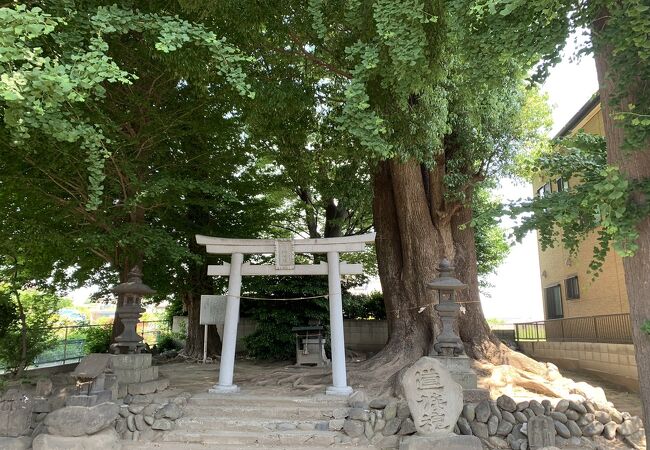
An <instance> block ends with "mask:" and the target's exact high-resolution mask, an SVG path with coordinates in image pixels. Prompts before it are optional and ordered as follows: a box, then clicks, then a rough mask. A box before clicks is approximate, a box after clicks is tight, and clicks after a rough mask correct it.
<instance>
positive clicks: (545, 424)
mask: <svg viewBox="0 0 650 450" xmlns="http://www.w3.org/2000/svg"><path fill="white" fill-rule="evenodd" d="M555 434H556V431H555V423H554V422H553V419H552V418H550V417H548V416H535V417H531V418H530V419H529V420H528V448H530V449H531V450H537V449H540V448H545V447H552V446H554V445H555Z"/></svg>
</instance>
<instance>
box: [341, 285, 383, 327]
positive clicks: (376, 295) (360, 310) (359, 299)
mask: <svg viewBox="0 0 650 450" xmlns="http://www.w3.org/2000/svg"><path fill="white" fill-rule="evenodd" d="M343 317H344V318H345V319H362V320H363V319H377V320H385V319H386V306H385V305H384V296H383V294H382V293H381V292H379V291H374V292H371V293H370V294H368V295H346V296H344V297H343Z"/></svg>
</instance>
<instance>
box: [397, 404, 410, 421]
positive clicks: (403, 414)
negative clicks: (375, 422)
mask: <svg viewBox="0 0 650 450" xmlns="http://www.w3.org/2000/svg"><path fill="white" fill-rule="evenodd" d="M410 415H411V410H410V409H409V405H408V404H407V403H400V404H399V405H397V417H399V418H400V419H406V418H407V417H409V416H410Z"/></svg>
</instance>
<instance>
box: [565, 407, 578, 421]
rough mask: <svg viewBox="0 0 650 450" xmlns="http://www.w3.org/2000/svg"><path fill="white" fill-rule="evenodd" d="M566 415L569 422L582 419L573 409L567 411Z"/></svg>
mask: <svg viewBox="0 0 650 450" xmlns="http://www.w3.org/2000/svg"><path fill="white" fill-rule="evenodd" d="M564 414H565V415H566V418H567V419H569V420H578V419H579V418H580V413H579V412H578V411H575V410H573V409H567V410H566V412H565V413H564Z"/></svg>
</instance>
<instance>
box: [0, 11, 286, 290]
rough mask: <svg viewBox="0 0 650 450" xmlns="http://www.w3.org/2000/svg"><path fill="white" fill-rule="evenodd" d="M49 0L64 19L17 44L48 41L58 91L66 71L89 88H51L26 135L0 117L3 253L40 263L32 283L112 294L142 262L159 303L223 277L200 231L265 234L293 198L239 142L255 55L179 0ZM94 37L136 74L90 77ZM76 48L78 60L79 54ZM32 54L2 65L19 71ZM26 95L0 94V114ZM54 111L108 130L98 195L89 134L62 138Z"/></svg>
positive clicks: (33, 87)
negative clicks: (210, 267)
mask: <svg viewBox="0 0 650 450" xmlns="http://www.w3.org/2000/svg"><path fill="white" fill-rule="evenodd" d="M100 3H101V2H100ZM71 4H72V5H74V7H73V8H71V9H70V11H68V10H66V8H67V7H68V6H70V5H71ZM40 6H41V8H42V9H43V11H45V12H38V13H34V14H35V15H36V16H38V17H45V16H46V15H47V14H49V15H50V16H51V17H55V18H64V19H65V20H63V23H58V22H57V24H56V26H55V27H54V30H53V31H52V32H51V33H49V34H48V35H39V36H40V37H38V38H34V39H32V40H27V41H25V42H22V41H21V42H22V43H19V45H22V46H23V47H25V48H28V49H32V50H34V49H35V48H37V47H38V48H41V50H42V52H43V58H47V57H50V59H51V61H52V62H51V63H52V64H58V66H57V67H58V69H56V70H57V74H58V75H57V77H59V78H56V79H55V80H54V81H53V82H52V83H51V84H52V86H51V90H52V91H53V93H51V94H49V93H48V94H47V95H51V96H54V97H56V96H57V95H60V94H61V93H62V92H66V90H65V89H64V88H63V87H61V86H60V85H61V84H63V81H62V80H63V79H66V80H67V79H72V80H73V81H74V82H75V83H78V84H80V85H82V86H81V87H78V86H77V85H75V86H77V87H74V88H73V91H74V92H77V93H80V96H81V97H80V98H75V99H74V101H73V100H69V99H63V100H61V99H59V97H56V98H55V100H56V101H55V100H52V101H50V100H48V102H49V103H47V105H48V107H47V108H45V112H43V114H41V116H38V117H37V118H36V119H34V120H38V123H37V124H35V125H34V126H33V127H31V128H28V130H27V134H28V135H21V136H22V140H20V139H18V137H20V136H18V135H17V134H16V133H17V132H18V131H17V130H16V127H14V126H13V125H11V124H10V123H9V124H8V123H4V122H3V123H0V140H2V142H7V143H10V142H13V141H16V142H15V145H14V144H12V145H2V146H0V172H1V173H2V174H3V176H2V180H0V255H12V256H13V255H17V256H18V257H19V258H21V260H22V261H24V263H25V264H27V265H29V270H30V272H31V274H32V275H33V276H31V277H30V281H31V282H37V283H39V284H41V285H49V287H51V286H52V285H55V286H57V288H69V287H72V286H76V285H78V284H82V283H88V284H94V285H99V286H100V287H101V288H102V290H103V292H106V290H107V288H108V287H110V286H113V285H114V284H116V282H119V275H122V276H124V275H125V273H126V272H127V271H128V268H129V267H130V266H131V265H132V264H133V262H134V261H137V262H139V263H140V264H141V265H142V266H143V270H144V272H145V281H146V282H148V283H149V284H150V285H152V286H154V287H155V288H156V289H157V291H158V292H159V295H158V296H157V297H156V300H157V301H158V300H163V299H165V298H167V297H168V296H169V295H170V294H174V295H178V296H182V295H183V293H184V292H187V291H188V290H189V291H192V290H195V289H196V290H199V291H200V290H202V289H203V287H201V285H200V283H203V284H204V285H207V288H212V286H211V283H212V280H211V279H208V280H207V281H205V279H206V278H207V277H206V276H205V273H204V272H205V269H204V267H203V264H204V263H205V260H206V256H205V254H204V252H201V251H200V249H199V248H197V246H196V244H195V241H194V235H195V234H197V233H201V234H213V235H215V234H216V235H222V236H232V237H250V236H256V235H259V234H260V230H261V228H262V225H264V226H265V227H266V228H268V227H270V224H272V223H275V220H276V217H277V216H279V215H280V214H279V213H276V212H275V210H276V208H275V205H276V203H278V202H282V201H283V199H282V198H278V196H277V194H276V191H274V190H272V188H270V187H269V186H270V185H271V184H272V183H271V182H269V179H270V178H271V177H270V175H268V174H266V173H264V172H263V171H262V170H261V169H262V168H263V164H261V163H259V162H258V160H257V159H256V157H255V155H254V154H253V153H252V152H250V148H248V147H247V145H246V143H244V142H243V141H242V140H243V138H242V136H243V128H242V124H241V119H240V117H239V116H238V114H237V113H235V109H236V108H237V105H238V103H239V102H243V101H252V100H253V99H252V98H251V96H249V95H242V93H244V91H245V93H249V92H250V89H248V84H247V83H246V82H245V81H244V78H243V72H242V67H244V66H245V65H246V64H248V59H247V58H244V57H242V56H241V55H240V54H239V53H238V52H237V51H236V50H235V49H234V48H233V47H232V46H230V45H229V44H228V43H226V42H225V41H223V39H221V38H220V37H217V35H215V32H214V31H211V30H208V29H207V28H206V27H205V26H203V25H199V24H197V23H196V20H195V19H196V17H194V18H191V17H188V16H187V15H183V14H182V12H181V11H179V10H178V7H177V5H175V4H174V3H173V2H170V3H168V4H166V5H165V7H164V8H162V7H161V5H157V4H153V3H138V4H137V7H138V9H137V10H135V9H134V7H135V6H136V5H135V3H129V2H126V3H125V2H122V3H120V7H115V6H105V7H104V6H102V7H99V6H97V3H93V2H90V3H88V2H78V3H77V2H75V3H71V2H69V1H67V0H65V1H64V0H60V1H59V0H54V1H47V2H44V3H42V4H41V5H40ZM5 9H7V8H5ZM11 11H13V9H12V10H11ZM4 13H7V11H5V10H3V14H4ZM7 14H9V13H7ZM12 17H14V16H12ZM28 19H29V18H27V19H24V20H28ZM7 20H9V19H7ZM12 20H13V19H12ZM17 20H18V19H17ZM20 20H23V19H20ZM29 20H31V19H29ZM33 20H36V19H33ZM100 31H101V32H100ZM12 32H13V28H12V25H11V23H9V24H6V27H3V26H2V25H1V24H0V34H2V33H6V35H7V36H9V35H10V33H12ZM3 36H4V34H3ZM7 39H9V40H11V39H12V38H10V36H9V37H7ZM93 39H100V40H102V42H104V43H105V45H104V44H102V46H101V49H100V50H97V51H99V52H100V53H102V54H103V55H104V56H97V58H99V59H100V60H101V61H103V64H104V63H105V64H112V65H115V67H118V68H119V69H120V70H123V71H124V72H126V73H128V74H129V78H128V83H127V82H121V81H119V80H116V81H114V82H113V81H111V80H110V79H105V78H103V79H102V80H103V81H102V80H99V79H97V80H95V79H94V78H93V80H91V82H89V83H90V84H88V83H86V84H88V85H86V84H83V83H82V81H81V80H78V79H77V78H75V76H77V75H78V76H81V75H79V73H78V71H79V70H82V69H84V70H86V69H87V71H91V72H92V71H95V70H97V67H96V66H95V65H93V63H92V61H90V60H89V57H86V54H87V53H89V52H91V50H90V49H89V45H90V44H89V42H91V41H92V40H93ZM50 41H52V42H50ZM46 44H47V45H46ZM17 45H18V44H17ZM156 46H157V47H158V49H157V47H156ZM181 46H182V47H181ZM171 50H174V51H171ZM178 50H180V51H178ZM3 55H4V53H3ZM74 55H81V56H79V57H80V58H81V60H80V61H76V60H75V61H72V62H71V59H72V58H73V57H75V56H74ZM54 56H56V58H55V57H54ZM75 58H76V57H75ZM84 58H85V59H84ZM21 61H22V60H21ZM23 63H24V64H28V62H26V60H25V61H23V62H20V61H17V60H16V61H14V62H12V63H7V65H6V66H2V68H1V69H0V70H2V71H5V70H6V71H7V73H9V70H10V69H11V70H13V71H14V72H16V73H19V71H20V70H23V69H24V68H23V69H20V67H23V66H20V67H18V65H19V64H23ZM24 64H23V65H24ZM73 68H74V70H73ZM24 70H26V69H24ZM52 70H54V69H52ZM37 72H38V71H36V69H34V73H33V74H32V75H33V83H32V84H27V85H25V86H23V87H21V88H20V89H22V90H25V91H26V90H29V91H30V92H31V93H32V94H33V95H32V97H33V98H41V97H43V96H45V95H46V94H45V93H44V91H43V92H41V91H39V90H38V89H39V88H43V89H44V87H43V85H42V84H39V80H40V79H39V78H38V76H39V74H41V73H42V72H38V73H37ZM100 72H101V71H100ZM30 73H31V72H30ZM100 75H101V76H104V75H105V74H103V73H99V74H97V77H100ZM40 81H42V80H40ZM86 81H87V80H86ZM1 83H2V82H1V81H0V84H1ZM3 86H4V85H3ZM48 86H49V85H48ZM82 88H83V89H82ZM7 89H9V87H7ZM84 89H86V90H84ZM21 92H23V91H21ZM82 94H83V95H82ZM61 95H62V94H61ZM39 96H40V97H39ZM30 98H31V97H30ZM48 98H49V97H48ZM34 102H36V100H34ZM30 105H32V104H31V103H30ZM28 106H29V105H28ZM28 106H25V103H24V101H22V100H4V99H0V116H2V117H3V118H4V117H6V115H7V114H8V112H9V111H10V110H12V108H13V109H16V110H17V109H19V108H22V107H24V108H28ZM29 108H31V106H29ZM27 112H29V111H25V114H27ZM21 114H22V113H21ZM30 114H31V113H30ZM18 115H20V114H18ZM50 116H56V117H57V118H59V119H61V120H67V121H68V122H66V124H65V126H73V125H78V124H83V123H90V124H92V125H93V126H96V128H97V129H98V130H100V131H101V133H103V136H104V137H105V138H106V139H104V140H103V141H102V142H103V143H104V145H105V147H106V148H107V150H108V153H107V154H108V155H109V156H108V157H107V159H106V161H104V160H102V167H103V168H102V169H101V170H99V171H96V173H97V174H98V175H101V176H105V178H104V179H103V181H101V187H102V190H101V193H100V194H98V195H99V196H98V197H97V196H95V197H97V198H98V199H99V202H100V207H98V208H95V209H92V208H91V209H89V208H88V207H87V206H88V203H89V202H90V201H91V198H92V197H93V194H92V193H91V192H90V191H89V189H90V188H89V186H90V183H89V182H88V164H87V162H86V161H85V160H84V154H85V153H82V154H80V142H81V141H80V140H76V141H70V140H65V139H63V140H61V139H52V135H51V129H50V128H47V127H45V125H43V124H44V123H49V122H48V120H47V117H50ZM72 116H74V117H75V119H74V120H72V119H70V120H68V119H69V118H70V117H72ZM30 117H32V116H30ZM35 117H36V116H35ZM39 124H40V125H43V127H40V128H38V127H37V125H39ZM40 125H39V126H40ZM62 126H63V125H62ZM79 139H81V138H79ZM104 162H108V164H104ZM258 167H259V168H260V170H257V169H258ZM98 192H99V191H98ZM253 205H255V206H254V207H253ZM269 211H271V212H269ZM150 261H155V264H151V265H149V262H150ZM198 272H201V273H202V274H203V279H199V280H198V281H199V282H197V278H199V275H197V273H198ZM45 280H47V281H45ZM204 292H205V291H204Z"/></svg>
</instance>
